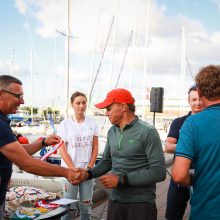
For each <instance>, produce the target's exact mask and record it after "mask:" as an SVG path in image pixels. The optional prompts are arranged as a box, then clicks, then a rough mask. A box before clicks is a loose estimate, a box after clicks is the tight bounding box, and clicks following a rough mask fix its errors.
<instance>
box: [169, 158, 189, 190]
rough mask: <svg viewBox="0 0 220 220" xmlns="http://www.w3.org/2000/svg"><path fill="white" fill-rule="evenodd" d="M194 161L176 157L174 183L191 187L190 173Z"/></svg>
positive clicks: (173, 173)
mask: <svg viewBox="0 0 220 220" xmlns="http://www.w3.org/2000/svg"><path fill="white" fill-rule="evenodd" d="M191 163H192V161H191V160H190V159H187V158H185V157H179V156H176V157H175V161H174V165H173V168H172V178H173V180H174V182H176V183H178V184H180V185H182V186H189V185H191V175H190V172H189V169H190V165H191Z"/></svg>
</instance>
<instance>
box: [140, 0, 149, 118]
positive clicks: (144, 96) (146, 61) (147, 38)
mask: <svg viewBox="0 0 220 220" xmlns="http://www.w3.org/2000/svg"><path fill="white" fill-rule="evenodd" d="M149 19H150V0H147V13H146V28H145V45H144V80H143V82H144V85H143V98H142V99H143V104H142V105H143V107H142V109H143V110H142V119H143V120H145V107H146V104H145V102H146V86H147V88H148V87H149V83H147V70H148V57H149V56H148V53H149V51H148V40H149V21H150V20H149Z"/></svg>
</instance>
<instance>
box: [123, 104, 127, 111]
mask: <svg viewBox="0 0 220 220" xmlns="http://www.w3.org/2000/svg"><path fill="white" fill-rule="evenodd" d="M126 109H127V104H124V103H123V104H122V111H123V112H125V111H126Z"/></svg>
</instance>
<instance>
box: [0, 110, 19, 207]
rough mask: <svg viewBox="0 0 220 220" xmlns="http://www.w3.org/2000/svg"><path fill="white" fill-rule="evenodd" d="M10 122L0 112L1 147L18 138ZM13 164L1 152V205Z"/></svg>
mask: <svg viewBox="0 0 220 220" xmlns="http://www.w3.org/2000/svg"><path fill="white" fill-rule="evenodd" d="M9 124H10V120H9V119H8V117H7V116H6V115H5V114H3V113H2V112H0V147H4V146H5V145H6V144H10V143H12V142H14V141H16V137H15V135H14V134H13V132H12V130H11V128H10V125H9ZM11 173H12V162H11V161H10V160H8V159H7V158H6V157H5V156H4V155H3V154H2V153H1V152H0V205H2V203H3V202H4V201H5V195H6V190H7V185H8V181H9V180H10V178H11Z"/></svg>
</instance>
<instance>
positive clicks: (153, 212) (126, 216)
mask: <svg viewBox="0 0 220 220" xmlns="http://www.w3.org/2000/svg"><path fill="white" fill-rule="evenodd" d="M116 219H117V220H156V219H157V208H156V205H152V204H150V203H148V202H139V203H120V202H115V201H111V200H109V203H108V212H107V220H116Z"/></svg>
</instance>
